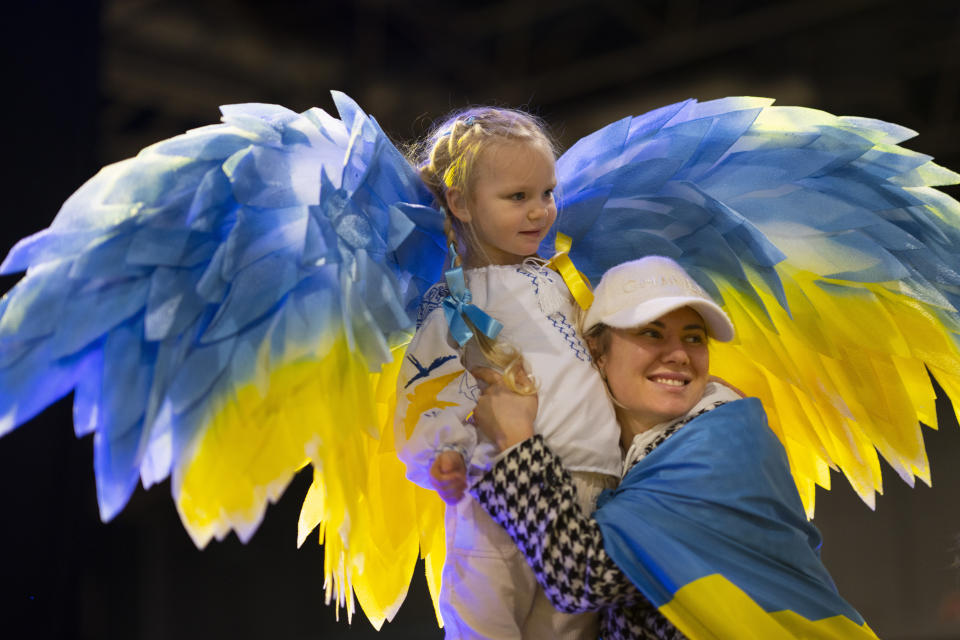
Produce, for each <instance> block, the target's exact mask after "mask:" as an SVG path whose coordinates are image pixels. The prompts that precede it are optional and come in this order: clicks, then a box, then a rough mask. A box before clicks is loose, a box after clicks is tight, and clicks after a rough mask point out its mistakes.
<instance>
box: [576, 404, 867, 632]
mask: <svg viewBox="0 0 960 640" xmlns="http://www.w3.org/2000/svg"><path fill="white" fill-rule="evenodd" d="M608 496H609V497H607V498H606V501H605V502H604V503H603V506H602V507H601V508H600V509H598V510H597V512H596V514H595V517H596V519H597V521H598V522H599V523H600V527H601V529H602V530H603V538H604V543H605V547H606V550H607V553H609V554H610V556H611V558H613V560H614V562H616V563H617V564H618V565H619V566H620V568H621V569H623V571H624V573H626V574H627V576H628V577H629V578H630V580H631V581H632V582H633V583H634V584H635V585H636V586H637V588H638V589H639V590H640V591H641V592H642V593H643V594H644V595H645V596H646V597H647V598H648V599H649V600H650V601H651V602H652V603H653V604H654V605H655V606H656V607H658V608H659V609H660V611H661V612H662V613H663V614H664V615H666V616H667V618H669V619H670V621H671V622H673V623H674V624H675V625H676V626H677V627H678V628H679V629H680V630H681V631H683V632H684V633H685V634H686V635H687V636H688V637H690V638H692V639H695V640H700V639H713V638H731V639H733V638H735V639H737V640H744V639H746V638H757V639H758V640H759V639H761V638H762V639H763V640H770V639H774V638H837V639H840V638H875V637H876V636H875V635H874V634H873V632H872V631H871V630H870V629H869V627H867V626H866V624H865V623H864V621H863V618H861V617H860V615H859V614H858V613H857V612H856V610H854V609H853V607H851V606H850V605H849V604H848V603H847V602H846V601H845V600H843V598H841V597H840V595H839V594H838V593H837V590H836V587H835V586H834V584H833V581H832V579H831V578H830V575H829V573H828V572H827V570H826V569H825V568H824V566H823V564H822V563H821V562H820V555H819V548H820V542H821V540H820V534H819V532H818V531H817V529H816V528H815V527H814V526H813V525H812V524H811V523H810V522H809V521H808V520H807V518H806V515H805V512H804V508H803V504H802V502H801V500H800V496H799V494H798V493H797V489H796V485H795V484H794V481H793V478H792V476H791V474H790V468H789V466H788V464H787V457H786V454H785V453H784V449H783V446H782V445H781V444H780V442H779V441H778V440H777V438H776V436H775V435H774V434H773V432H772V431H770V429H769V428H768V427H767V423H766V416H765V414H764V412H763V408H762V406H761V404H760V401H759V400H756V399H746V400H740V401H737V402H733V403H729V404H726V405H723V406H721V407H719V408H717V409H714V410H713V411H711V412H709V413H707V414H704V415H703V416H700V417H699V418H696V419H695V420H693V421H691V422H690V423H688V424H687V425H686V426H684V427H683V428H682V429H680V430H679V431H678V432H677V433H675V434H674V435H673V436H672V437H671V438H669V439H668V440H667V441H666V442H664V443H663V444H662V445H660V446H659V447H657V448H656V449H655V450H654V451H653V452H652V453H650V454H649V455H648V456H647V457H645V458H644V459H642V460H641V461H640V462H638V463H637V464H636V465H635V466H634V467H633V468H632V469H631V470H630V471H629V472H628V473H627V475H626V477H625V478H624V480H623V482H622V483H621V485H620V486H619V487H618V488H617V489H616V490H614V491H613V492H612V494H608ZM602 501H603V500H602ZM750 634H752V635H750Z"/></svg>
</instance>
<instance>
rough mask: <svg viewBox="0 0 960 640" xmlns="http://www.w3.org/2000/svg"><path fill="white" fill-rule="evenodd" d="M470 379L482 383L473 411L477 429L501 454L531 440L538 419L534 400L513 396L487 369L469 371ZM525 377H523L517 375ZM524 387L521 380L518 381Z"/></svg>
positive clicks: (522, 373) (477, 368)
mask: <svg viewBox="0 0 960 640" xmlns="http://www.w3.org/2000/svg"><path fill="white" fill-rule="evenodd" d="M470 373H471V374H473V377H474V378H476V379H477V380H479V381H481V382H483V383H484V384H483V385H481V386H483V387H484V388H483V391H482V392H481V393H480V399H479V400H477V406H476V407H475V408H474V410H473V420H474V423H475V424H476V425H477V428H478V429H479V430H480V431H482V432H483V433H484V435H486V436H487V437H488V438H490V439H491V440H493V441H494V442H495V443H496V444H497V447H498V448H499V449H500V450H501V451H503V450H504V449H509V448H510V447H512V446H513V445H515V444H517V443H519V442H523V441H524V440H527V439H528V438H532V437H533V421H534V419H535V418H536V417H537V406H538V403H537V396H536V394H531V395H520V394H519V393H514V392H513V391H511V390H510V389H509V388H508V387H507V386H506V385H505V384H503V377H502V376H501V375H500V374H499V373H497V372H496V371H494V370H493V369H488V368H486V367H476V368H474V369H471V370H470ZM520 376H523V377H524V378H525V377H526V373H524V372H522V371H521V372H520ZM518 382H521V383H523V382H524V380H523V379H521V380H518Z"/></svg>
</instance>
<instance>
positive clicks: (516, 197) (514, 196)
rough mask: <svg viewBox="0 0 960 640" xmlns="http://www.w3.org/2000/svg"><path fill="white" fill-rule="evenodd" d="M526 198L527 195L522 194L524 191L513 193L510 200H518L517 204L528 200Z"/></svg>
mask: <svg viewBox="0 0 960 640" xmlns="http://www.w3.org/2000/svg"><path fill="white" fill-rule="evenodd" d="M526 197H527V194H525V193H524V192H522V191H518V192H517V193H511V194H510V199H511V200H516V201H517V202H520V201H521V200H523V199H524V198H526Z"/></svg>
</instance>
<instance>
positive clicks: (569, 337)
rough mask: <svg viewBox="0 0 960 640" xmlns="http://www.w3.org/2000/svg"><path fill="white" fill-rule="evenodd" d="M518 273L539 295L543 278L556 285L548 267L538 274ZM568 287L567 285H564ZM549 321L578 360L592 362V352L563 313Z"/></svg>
mask: <svg viewBox="0 0 960 640" xmlns="http://www.w3.org/2000/svg"><path fill="white" fill-rule="evenodd" d="M517 273H519V274H520V275H524V276H526V277H527V278H529V279H530V282H531V283H532V284H533V293H534V295H537V294H539V293H540V282H539V280H540V278H543V279H544V280H546V281H547V282H549V283H550V284H552V285H556V280H555V279H554V277H553V272H552V271H550V269H547V268H546V267H540V268H539V269H537V273H536V274H533V273H530V271H529V270H527V269H517ZM564 286H566V285H564ZM547 319H548V320H549V321H550V323H551V324H553V326H554V328H555V329H556V330H557V331H559V332H560V335H562V336H563V339H564V340H566V342H567V345H568V346H569V347H570V350H571V351H573V354H574V356H576V358H577V359H578V360H582V361H583V362H590V361H591V359H590V352H589V351H587V348H586V347H585V346H584V344H583V342H582V341H581V340H580V338H579V337H578V336H577V330H576V329H575V328H574V327H573V325H572V324H571V323H570V322H569V321H568V320H567V317H566V316H565V315H563V313H562V312H560V311H558V312H556V313H553V314H551V315H549V316H547Z"/></svg>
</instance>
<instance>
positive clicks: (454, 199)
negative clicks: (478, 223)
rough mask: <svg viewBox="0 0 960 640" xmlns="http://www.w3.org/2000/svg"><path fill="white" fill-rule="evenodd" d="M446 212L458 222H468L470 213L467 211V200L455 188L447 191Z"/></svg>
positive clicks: (461, 192)
mask: <svg viewBox="0 0 960 640" xmlns="http://www.w3.org/2000/svg"><path fill="white" fill-rule="evenodd" d="M446 196H447V211H449V212H450V213H451V214H452V215H453V217H454V218H456V219H457V220H459V221H460V222H465V223H466V222H470V211H469V209H467V198H466V196H464V195H463V191H461V190H460V189H459V188H457V187H450V188H449V189H447V193H446Z"/></svg>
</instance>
